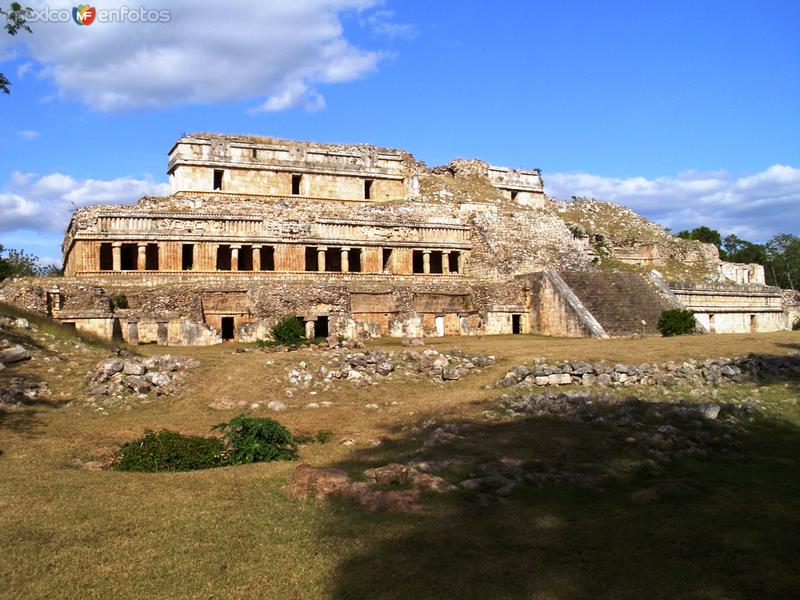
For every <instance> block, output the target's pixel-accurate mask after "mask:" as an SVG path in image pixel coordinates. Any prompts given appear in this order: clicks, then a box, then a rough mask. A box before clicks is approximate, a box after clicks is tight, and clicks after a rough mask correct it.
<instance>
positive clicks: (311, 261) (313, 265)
mask: <svg viewBox="0 0 800 600" xmlns="http://www.w3.org/2000/svg"><path fill="white" fill-rule="evenodd" d="M306 271H319V265H318V263H317V247H316V246H310V247H308V248H306Z"/></svg>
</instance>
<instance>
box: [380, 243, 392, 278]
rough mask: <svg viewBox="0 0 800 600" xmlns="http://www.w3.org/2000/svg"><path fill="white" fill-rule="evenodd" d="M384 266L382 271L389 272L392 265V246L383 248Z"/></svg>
mask: <svg viewBox="0 0 800 600" xmlns="http://www.w3.org/2000/svg"><path fill="white" fill-rule="evenodd" d="M382 254H383V257H382V258H383V261H382V262H383V267H382V271H383V272H384V273H388V272H389V269H390V265H391V264H392V249H391V248H384V249H383V253H382Z"/></svg>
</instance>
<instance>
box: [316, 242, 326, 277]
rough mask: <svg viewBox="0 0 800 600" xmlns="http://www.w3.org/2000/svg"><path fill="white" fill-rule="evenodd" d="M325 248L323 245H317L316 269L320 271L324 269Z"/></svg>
mask: <svg viewBox="0 0 800 600" xmlns="http://www.w3.org/2000/svg"><path fill="white" fill-rule="evenodd" d="M326 250H327V248H326V247H324V246H318V247H317V271H319V272H320V273H321V272H323V271H324V270H325V251H326Z"/></svg>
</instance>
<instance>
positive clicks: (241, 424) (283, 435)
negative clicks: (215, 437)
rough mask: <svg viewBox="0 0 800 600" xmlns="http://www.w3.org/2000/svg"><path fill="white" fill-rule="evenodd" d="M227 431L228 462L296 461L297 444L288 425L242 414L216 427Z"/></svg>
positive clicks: (239, 463) (224, 435)
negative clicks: (287, 427)
mask: <svg viewBox="0 0 800 600" xmlns="http://www.w3.org/2000/svg"><path fill="white" fill-rule="evenodd" d="M214 429H217V430H219V431H221V432H222V433H223V436H222V439H223V440H224V442H225V446H226V454H227V457H226V462H227V464H230V465H245V464H250V463H254V462H270V461H273V460H294V459H295V458H297V446H296V445H295V442H294V440H293V439H292V434H291V433H290V432H289V430H288V429H286V427H284V426H283V425H281V424H280V423H278V422H277V421H275V420H273V419H267V418H258V417H248V416H247V415H244V414H241V415H239V416H238V417H234V418H233V419H231V420H230V421H228V422H227V423H219V424H218V425H215V426H214Z"/></svg>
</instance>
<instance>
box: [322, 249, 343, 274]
mask: <svg viewBox="0 0 800 600" xmlns="http://www.w3.org/2000/svg"><path fill="white" fill-rule="evenodd" d="M325 270H326V271H328V272H329V273H339V272H341V270H342V249H341V248H328V249H327V250H325Z"/></svg>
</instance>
